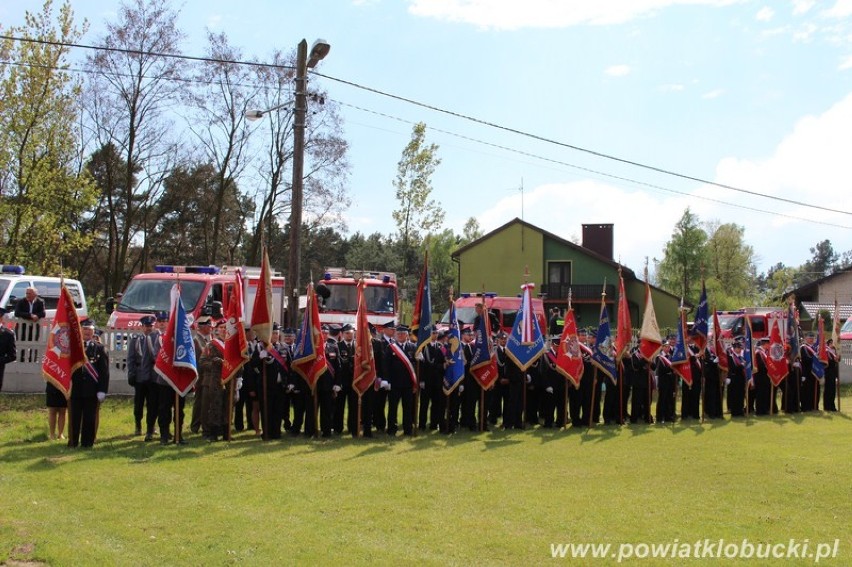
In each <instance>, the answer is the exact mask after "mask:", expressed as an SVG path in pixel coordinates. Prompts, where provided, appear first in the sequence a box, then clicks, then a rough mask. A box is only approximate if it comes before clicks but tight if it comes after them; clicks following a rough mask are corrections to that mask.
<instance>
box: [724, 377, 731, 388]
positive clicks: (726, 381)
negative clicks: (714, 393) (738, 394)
mask: <svg viewBox="0 0 852 567" xmlns="http://www.w3.org/2000/svg"><path fill="white" fill-rule="evenodd" d="M730 383H731V379H730V378H725V386H727V385H729V384H730Z"/></svg>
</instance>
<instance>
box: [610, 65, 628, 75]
mask: <svg viewBox="0 0 852 567" xmlns="http://www.w3.org/2000/svg"><path fill="white" fill-rule="evenodd" d="M604 73H606V74H607V75H609V76H610V77H624V76H625V75H629V74H630V67H629V66H627V65H612V66H610V67H607V68H606V70H605V71H604Z"/></svg>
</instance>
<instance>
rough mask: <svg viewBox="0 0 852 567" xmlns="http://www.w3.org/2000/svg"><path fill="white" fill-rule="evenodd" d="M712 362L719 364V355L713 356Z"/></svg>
mask: <svg viewBox="0 0 852 567" xmlns="http://www.w3.org/2000/svg"><path fill="white" fill-rule="evenodd" d="M713 364H719V357H718V356H714V357H713Z"/></svg>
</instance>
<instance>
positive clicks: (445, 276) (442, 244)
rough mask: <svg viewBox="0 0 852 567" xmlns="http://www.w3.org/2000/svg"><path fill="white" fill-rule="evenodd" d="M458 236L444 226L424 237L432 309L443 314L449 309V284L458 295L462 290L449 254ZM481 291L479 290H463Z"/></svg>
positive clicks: (455, 245)
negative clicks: (427, 251)
mask: <svg viewBox="0 0 852 567" xmlns="http://www.w3.org/2000/svg"><path fill="white" fill-rule="evenodd" d="M458 240H459V238H458V237H457V236H456V235H455V234H454V233H453V231H452V229H449V228H446V229H444V230H443V231H441V232H438V233H435V234H432V235H430V236H429V237H428V238H426V242H425V243H424V244H425V246H424V247H425V248H426V249H427V250H429V277H430V282H431V285H432V311H434V312H435V313H438V314H443V313H444V311H446V310H447V309H449V307H450V300H449V293H450V286H452V287H453V289H454V290H455V292H456V295H458V293H459V292H461V291H462V290H460V289H459V286H458V269H457V264H455V263H454V262H453V260H452V257H451V254H452V252H453V250H455V249H456V247H457V246H458V244H457V242H458ZM464 291H477V292H478V291H481V290H464Z"/></svg>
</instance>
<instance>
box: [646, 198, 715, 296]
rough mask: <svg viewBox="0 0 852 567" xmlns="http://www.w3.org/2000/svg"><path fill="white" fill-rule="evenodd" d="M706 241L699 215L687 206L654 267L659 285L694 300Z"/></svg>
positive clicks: (698, 286) (697, 292) (698, 289)
mask: <svg viewBox="0 0 852 567" xmlns="http://www.w3.org/2000/svg"><path fill="white" fill-rule="evenodd" d="M706 242H707V234H706V233H705V232H704V229H702V228H701V225H700V223H699V219H698V216H697V215H694V214H693V213H692V212H690V210H689V208H688V207H687V209H686V210H685V211H684V212H683V215H682V216H681V218H680V220H679V221H678V222H677V224H676V225H675V228H674V231H672V237H671V239H670V240H669V241H668V242H667V243H666V248H665V251H664V255H663V259H662V260H661V261H660V262H659V265H658V266H657V270H656V271H657V278H658V280H659V283H660V285H661V287H663V288H664V289H667V290H669V291H670V292H672V293H674V294H676V295H680V296H681V297H683V298H684V299H685V300H687V301H691V302H693V303H697V300H698V295H699V293H700V289H701V285H700V282H701V269H702V265H703V264H704V245H705V243H706Z"/></svg>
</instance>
